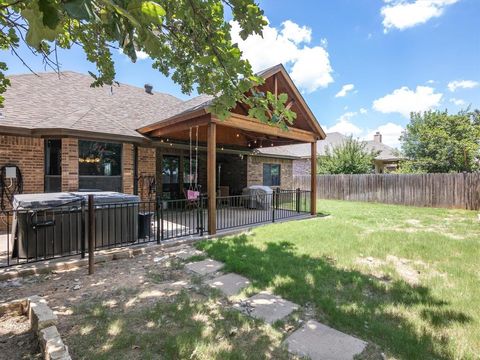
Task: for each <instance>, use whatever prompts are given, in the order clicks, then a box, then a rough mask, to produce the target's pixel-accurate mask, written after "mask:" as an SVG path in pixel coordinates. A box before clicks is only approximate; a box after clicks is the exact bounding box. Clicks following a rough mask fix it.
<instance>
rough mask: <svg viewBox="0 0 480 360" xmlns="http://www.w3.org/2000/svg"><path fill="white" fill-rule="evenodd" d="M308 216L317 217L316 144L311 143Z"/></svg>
mask: <svg viewBox="0 0 480 360" xmlns="http://www.w3.org/2000/svg"><path fill="white" fill-rule="evenodd" d="M310 161H311V165H310V214H312V215H317V142H316V141H315V142H312V143H311V155H310Z"/></svg>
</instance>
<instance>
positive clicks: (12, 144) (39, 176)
mask: <svg viewBox="0 0 480 360" xmlns="http://www.w3.org/2000/svg"><path fill="white" fill-rule="evenodd" d="M43 163H44V142H43V139H40V138H33V137H20V136H7V135H1V136H0V166H5V165H9V164H12V165H16V166H18V167H19V168H20V171H21V172H22V177H23V192H24V193H34V192H43V190H44V172H45V171H44V164H43Z"/></svg>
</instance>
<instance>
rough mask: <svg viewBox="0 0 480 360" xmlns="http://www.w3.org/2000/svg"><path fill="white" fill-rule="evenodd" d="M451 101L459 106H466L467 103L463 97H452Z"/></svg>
mask: <svg viewBox="0 0 480 360" xmlns="http://www.w3.org/2000/svg"><path fill="white" fill-rule="evenodd" d="M449 101H450V102H451V103H453V104H455V105H457V106H464V105H466V104H467V103H466V102H465V100H462V99H456V98H451V99H450V100H449Z"/></svg>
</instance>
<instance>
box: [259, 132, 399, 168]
mask: <svg viewBox="0 0 480 360" xmlns="http://www.w3.org/2000/svg"><path fill="white" fill-rule="evenodd" d="M326 135H327V136H326V138H325V139H322V140H318V141H317V154H318V156H319V157H320V161H321V157H322V156H325V154H326V150H327V148H332V147H335V146H339V145H341V144H342V143H343V142H344V141H345V140H346V139H347V137H346V136H345V135H342V134H340V133H339V132H332V133H327V134H326ZM365 143H366V149H367V150H368V151H375V152H378V155H377V156H376V157H375V160H374V165H375V172H376V173H384V172H391V171H394V170H395V169H396V168H397V166H398V163H399V161H400V160H402V157H401V156H400V155H399V153H398V150H396V149H394V148H392V147H390V146H388V145H386V144H384V143H383V142H382V135H381V134H380V133H379V132H377V133H376V134H374V136H373V140H367V141H365ZM259 152H260V153H261V154H262V155H270V156H290V157H293V158H295V160H293V164H292V166H293V174H294V175H309V174H310V147H309V145H308V144H295V145H286V146H277V147H274V148H263V149H259Z"/></svg>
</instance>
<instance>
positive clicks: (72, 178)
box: [42, 138, 78, 191]
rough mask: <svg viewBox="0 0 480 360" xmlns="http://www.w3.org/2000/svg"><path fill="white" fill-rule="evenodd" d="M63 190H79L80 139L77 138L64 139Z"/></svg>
mask: <svg viewBox="0 0 480 360" xmlns="http://www.w3.org/2000/svg"><path fill="white" fill-rule="evenodd" d="M42 163H43V159H42ZM62 191H78V139H75V138H63V139H62Z"/></svg>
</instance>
